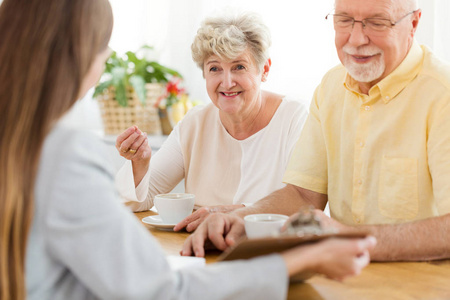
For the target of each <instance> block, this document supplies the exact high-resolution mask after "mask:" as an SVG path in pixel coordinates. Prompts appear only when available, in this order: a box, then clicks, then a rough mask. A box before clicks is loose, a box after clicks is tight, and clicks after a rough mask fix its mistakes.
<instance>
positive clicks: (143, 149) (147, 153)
mask: <svg viewBox="0 0 450 300" xmlns="http://www.w3.org/2000/svg"><path fill="white" fill-rule="evenodd" d="M116 149H117V151H119V154H120V156H122V157H124V158H126V159H128V160H131V161H133V162H139V161H145V162H147V163H148V161H150V157H151V155H152V149H151V148H150V145H149V144H148V138H147V134H146V133H145V132H142V131H141V130H140V129H139V128H138V127H137V126H131V127H129V128H128V129H127V130H125V131H124V132H122V133H121V134H120V135H119V136H118V137H117V139H116Z"/></svg>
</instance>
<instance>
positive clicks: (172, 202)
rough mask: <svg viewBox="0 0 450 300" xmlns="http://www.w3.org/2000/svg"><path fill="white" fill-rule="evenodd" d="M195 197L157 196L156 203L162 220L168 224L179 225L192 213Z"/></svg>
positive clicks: (185, 195)
mask: <svg viewBox="0 0 450 300" xmlns="http://www.w3.org/2000/svg"><path fill="white" fill-rule="evenodd" d="M194 202H195V196H194V195H193V194H185V193H174V194H159V195H156V196H155V199H154V203H155V207H156V210H157V211H158V214H159V216H160V217H161V220H162V221H163V222H164V223H166V224H177V223H178V222H180V221H181V220H183V219H184V218H186V217H187V216H189V215H190V214H191V213H192V210H193V209H194Z"/></svg>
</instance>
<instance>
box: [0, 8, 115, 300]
mask: <svg viewBox="0 0 450 300" xmlns="http://www.w3.org/2000/svg"><path fill="white" fill-rule="evenodd" d="M111 31H112V13H111V7H110V5H109V2H108V1H107V0H4V1H3V3H2V4H1V6H0V114H1V117H0V299H3V300H6V299H24V298H26V289H25V270H24V264H25V251H26V244H27V238H28V232H29V228H30V225H31V221H32V217H33V196H34V182H35V177H36V174H37V169H38V165H39V157H40V153H41V148H42V145H43V141H44V139H45V137H46V135H47V134H48V133H49V131H50V129H51V128H52V126H53V125H54V124H55V122H56V121H57V120H58V119H59V118H60V117H61V116H62V115H63V114H64V113H65V112H67V111H68V110H69V108H70V107H72V105H73V104H74V103H75V101H76V100H77V98H78V97H79V96H80V95H79V92H80V86H81V83H82V81H83V78H84V76H85V75H86V74H87V73H88V71H89V68H90V66H91V64H92V62H93V61H94V59H95V56H96V55H97V54H98V53H100V52H102V51H103V50H105V49H106V47H107V45H108V42H109V38H110V35H111Z"/></svg>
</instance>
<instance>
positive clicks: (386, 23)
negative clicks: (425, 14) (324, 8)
mask: <svg viewBox="0 0 450 300" xmlns="http://www.w3.org/2000/svg"><path fill="white" fill-rule="evenodd" d="M416 11H417V10H413V11H411V12H409V13H407V14H406V15H404V16H403V17H401V18H400V19H398V20H397V21H395V22H392V21H391V20H388V19H383V18H367V19H363V20H355V19H354V18H353V17H349V16H345V15H340V14H328V15H326V17H325V19H326V20H328V17H330V16H332V17H333V22H334V30H335V31H336V32H342V33H350V32H352V30H353V27H354V26H355V23H361V25H362V28H363V29H364V30H365V33H366V34H368V35H373V36H382V35H384V34H385V33H386V31H387V30H388V29H391V28H392V27H394V26H395V25H396V24H398V23H399V22H400V21H402V20H403V19H404V18H406V17H407V16H409V15H411V14H413V13H415V12H416Z"/></svg>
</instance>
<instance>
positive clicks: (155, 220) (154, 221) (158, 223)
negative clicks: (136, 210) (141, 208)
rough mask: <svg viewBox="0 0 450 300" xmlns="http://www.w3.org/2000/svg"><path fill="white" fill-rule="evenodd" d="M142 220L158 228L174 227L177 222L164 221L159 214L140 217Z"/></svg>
mask: <svg viewBox="0 0 450 300" xmlns="http://www.w3.org/2000/svg"><path fill="white" fill-rule="evenodd" d="M142 222H144V223H145V224H148V225H151V226H153V227H155V228H160V229H173V227H175V225H177V224H168V223H164V222H163V221H162V220H161V217H160V216H159V215H154V216H148V217H145V218H143V219H142Z"/></svg>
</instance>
